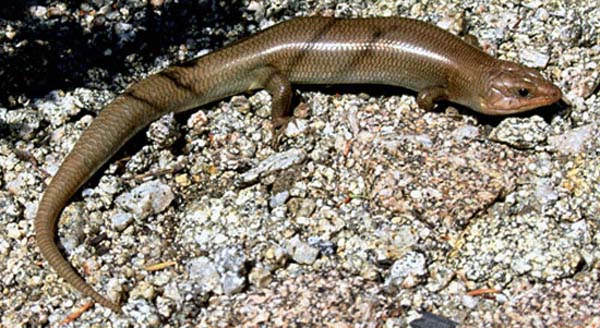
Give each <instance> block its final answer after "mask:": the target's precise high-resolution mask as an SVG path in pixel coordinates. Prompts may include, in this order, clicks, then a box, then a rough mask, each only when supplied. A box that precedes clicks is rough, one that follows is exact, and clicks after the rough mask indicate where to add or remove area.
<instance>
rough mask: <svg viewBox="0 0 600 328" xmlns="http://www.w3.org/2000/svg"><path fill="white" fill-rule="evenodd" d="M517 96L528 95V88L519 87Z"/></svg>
mask: <svg viewBox="0 0 600 328" xmlns="http://www.w3.org/2000/svg"><path fill="white" fill-rule="evenodd" d="M519 96H521V97H527V96H529V90H527V89H525V88H520V89H519Z"/></svg>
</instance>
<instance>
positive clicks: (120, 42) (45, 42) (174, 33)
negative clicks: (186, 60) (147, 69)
mask: <svg viewBox="0 0 600 328" xmlns="http://www.w3.org/2000/svg"><path fill="white" fill-rule="evenodd" d="M113 2H114V1H112V2H109V1H100V0H94V1H69V2H67V6H68V8H67V9H66V11H65V12H66V13H65V14H62V15H57V16H56V17H54V16H50V17H49V18H43V19H40V18H37V17H35V16H34V15H32V14H31V13H30V8H31V6H35V5H40V6H45V7H47V8H50V7H51V6H53V5H54V4H55V2H52V1H39V0H38V1H33V0H25V1H21V0H19V1H10V2H9V4H7V5H4V4H3V5H2V6H0V7H1V8H0V25H1V26H6V25H11V26H12V27H13V28H14V30H15V31H16V32H17V33H16V34H15V36H14V38H13V39H10V40H9V39H8V38H2V39H0V106H4V107H9V108H10V107H13V106H15V105H17V104H16V103H15V98H16V97H19V96H25V97H27V98H36V97H41V96H44V95H45V94H47V93H48V92H49V91H51V90H55V89H63V90H68V89H70V88H73V87H77V86H92V87H93V86H94V84H95V85H96V86H97V85H98V83H105V84H109V85H110V84H112V85H113V87H114V83H113V81H114V80H115V78H116V77H118V76H119V74H122V73H125V72H127V71H128V70H129V69H131V68H132V67H133V66H134V65H136V63H137V65H139V64H140V62H141V63H150V64H151V63H153V62H154V59H155V58H156V57H157V56H158V55H164V54H166V53H168V49H169V47H171V46H179V45H181V44H186V43H187V42H188V41H189V40H194V45H195V48H194V49H189V50H190V51H191V52H192V53H193V52H194V51H198V50H200V49H203V48H217V47H220V46H221V45H222V44H223V43H224V41H226V37H225V36H223V35H221V34H218V35H211V36H210V37H207V36H206V35H205V33H203V29H205V28H208V27H211V28H222V29H223V30H225V31H229V30H231V28H232V27H233V26H234V25H235V24H236V23H239V22H240V21H242V10H241V9H242V8H243V7H242V6H241V5H240V1H238V0H234V1H225V2H223V1H218V0H196V1H179V2H178V3H174V2H173V3H171V2H169V3H165V4H163V5H162V6H160V7H159V8H154V7H152V6H151V5H150V4H148V5H145V6H141V7H135V8H134V7H131V6H128V7H127V8H128V10H129V15H127V18H118V19H114V18H113V19H111V18H110V17H109V14H106V15H103V14H99V12H100V11H99V10H100V8H101V7H102V6H101V5H102V4H103V3H109V4H110V3H113ZM82 3H83V5H82ZM97 3H99V5H96V4H97ZM115 3H116V4H117V5H119V6H124V5H122V4H120V3H118V2H115ZM81 7H84V8H86V9H87V8H90V9H89V10H91V11H95V12H96V13H97V14H95V15H94V20H93V22H92V23H91V26H92V27H91V30H86V27H85V24H82V22H81V21H82V19H83V17H84V16H85V15H87V13H86V12H85V11H84V10H82V9H81ZM110 8H111V9H110V10H112V11H118V10H119V8H120V7H118V6H116V5H112V6H111V7H110ZM71 13H76V14H75V15H73V14H71ZM74 16H75V17H74ZM122 24H131V27H133V28H135V33H131V34H127V33H123V32H122V31H121V32H120V33H119V32H118V30H119V28H121V29H122V28H123V25H122ZM242 33H244V31H242ZM124 34H125V35H126V36H127V37H125V38H124ZM196 48H197V49H196ZM131 54H136V55H137V56H138V57H136V58H135V60H134V61H133V62H132V61H131V60H127V57H128V56H130V55H131ZM117 81H118V80H117ZM90 83H92V85H90ZM114 91H115V90H114ZM9 96H10V97H9Z"/></svg>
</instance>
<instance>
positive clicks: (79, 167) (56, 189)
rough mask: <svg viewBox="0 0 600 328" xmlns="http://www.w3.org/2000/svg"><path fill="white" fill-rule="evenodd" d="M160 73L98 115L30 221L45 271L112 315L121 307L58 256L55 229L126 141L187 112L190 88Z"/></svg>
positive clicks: (54, 178)
mask: <svg viewBox="0 0 600 328" xmlns="http://www.w3.org/2000/svg"><path fill="white" fill-rule="evenodd" d="M163 72H165V73H159V74H156V75H153V76H150V77H148V78H147V79H145V80H142V81H140V82H139V83H137V84H134V85H133V86H132V87H131V88H130V89H128V90H127V91H126V92H125V93H123V94H122V95H121V96H119V97H117V98H116V99H115V100H114V101H113V102H112V103H110V104H109V105H108V106H107V107H106V108H105V109H104V110H103V111H102V112H101V113H100V114H99V115H98V117H97V118H96V119H95V120H94V121H93V122H92V124H91V125H90V126H89V128H88V129H87V130H86V131H85V132H84V133H83V134H82V135H81V137H80V139H79V140H78V141H77V143H76V144H75V146H74V147H73V149H72V150H71V152H70V153H69V155H68V156H67V157H66V158H65V160H64V161H63V163H62V165H61V167H60V169H59V170H58V172H57V173H56V175H55V176H54V177H53V178H52V181H51V182H50V184H49V185H48V188H47V189H46V191H45V193H44V196H43V197H42V200H41V201H40V203H39V206H38V212H37V216H36V218H35V232H36V241H37V245H38V247H39V249H40V252H41V253H42V255H43V256H44V258H46V260H47V261H48V263H49V264H50V266H51V267H52V268H54V270H56V272H57V273H58V275H59V276H60V277H62V278H63V279H64V280H65V281H66V282H68V283H69V284H71V285H72V286H73V287H75V288H76V289H77V290H79V291H80V292H82V293H83V294H84V295H86V296H89V297H91V298H93V299H94V300H95V301H96V302H98V303H100V304H102V305H104V306H106V307H108V308H110V309H112V310H113V311H115V312H120V311H121V308H120V306H119V305H117V304H116V303H114V302H112V301H110V300H109V299H108V298H106V297H104V296H102V295H100V294H99V293H98V292H96V291H95V290H94V289H93V288H92V287H91V286H90V285H88V284H87V283H86V282H85V281H84V280H83V279H82V278H81V276H80V275H79V274H78V273H77V271H75V269H74V268H73V266H72V265H71V264H70V263H69V262H68V261H67V260H66V259H65V258H64V257H63V255H62V254H61V252H60V250H59V249H58V247H57V245H56V242H55V231H56V224H57V221H58V218H59V216H60V213H61V211H62V210H63V208H64V207H65V206H66V205H67V203H68V201H69V199H70V198H71V197H72V196H73V195H74V194H75V192H77V190H78V189H79V188H80V187H81V185H82V184H84V183H85V182H86V181H87V180H88V179H89V178H90V177H91V176H92V175H93V174H94V173H95V172H96V171H97V170H98V169H99V168H100V167H101V166H102V165H103V164H104V163H105V162H106V161H107V160H108V159H109V158H111V157H112V156H113V155H114V153H115V152H116V151H117V150H118V149H119V148H121V146H122V145H123V144H124V143H125V142H126V141H127V140H128V139H130V138H131V137H132V136H133V135H135V134H136V133H137V132H138V131H139V130H140V129H142V128H143V127H145V126H146V125H148V124H149V123H150V122H152V121H153V120H155V119H157V118H158V117H159V116H160V115H162V114H165V113H168V112H170V111H179V110H182V109H186V108H187V107H190V106H189V104H191V103H194V100H195V99H196V100H197V98H198V95H197V94H194V90H193V88H192V87H188V88H182V84H183V82H180V81H175V80H174V79H175V78H176V76H177V75H176V73H173V72H176V68H174V69H170V70H167V71H163ZM165 74H170V75H165ZM178 84H181V85H178ZM195 103H197V101H196V102H195Z"/></svg>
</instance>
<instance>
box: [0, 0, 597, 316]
mask: <svg viewBox="0 0 600 328" xmlns="http://www.w3.org/2000/svg"><path fill="white" fill-rule="evenodd" d="M192 3H193V4H192ZM199 13H201V14H199ZM316 14H318V15H327V16H338V17H364V16H393V15H399V16H408V17H413V18H417V19H420V20H424V21H428V22H431V23H433V24H436V25H438V26H440V27H442V28H445V29H448V30H450V31H451V32H453V33H457V34H464V33H467V32H468V33H471V34H473V35H475V36H477V37H478V38H479V40H480V43H481V46H482V47H483V49H484V50H485V51H487V52H489V53H491V54H493V55H494V56H497V57H501V58H503V59H509V60H513V61H517V62H521V63H524V64H527V65H529V66H532V67H536V68H538V69H540V70H541V71H542V72H543V74H545V75H546V76H547V77H549V78H550V79H551V80H553V81H554V82H555V83H556V84H557V85H558V86H559V87H560V88H561V90H562V91H563V93H564V102H565V104H562V105H559V106H555V107H552V108H548V109H544V110H542V111H536V112H533V113H528V114H526V115H521V116H519V117H512V118H506V119H504V118H486V117H482V116H479V115H475V114H473V113H471V112H467V111H465V112H463V111H462V110H461V111H460V113H459V112H457V110H455V109H454V108H452V107H449V108H447V109H446V111H445V112H433V113H426V112H424V111H422V110H421V109H419V108H417V106H416V104H415V100H414V97H413V96H410V95H402V94H398V93H397V92H395V91H394V92H389V91H383V92H382V91H381V90H379V89H376V88H370V87H366V86H364V87H363V86H357V87H356V88H352V89H351V90H348V89H346V88H338V87H336V86H330V87H323V88H319V89H317V90H314V89H311V90H305V89H301V91H298V92H297V93H295V97H296V99H297V103H298V105H297V107H296V108H295V116H296V120H295V121H294V122H293V124H291V125H290V126H288V128H287V130H286V131H285V137H284V138H283V139H282V142H281V144H280V145H279V149H277V150H274V149H273V148H272V147H271V144H272V136H271V134H270V132H269V131H268V129H265V127H267V126H268V119H269V115H270V112H269V110H270V97H269V95H268V94H267V93H266V92H264V91H261V92H257V93H254V94H246V95H239V96H236V97H233V98H230V99H224V100H223V101H221V102H218V103H215V104H212V105H210V106H204V107H202V108H199V109H195V110H192V111H191V112H190V113H188V114H183V115H176V116H173V115H167V116H165V117H163V118H161V119H160V120H158V121H157V122H155V123H153V124H151V125H150V127H149V128H148V129H147V130H145V132H144V133H141V134H140V135H139V136H138V137H136V138H134V140H132V141H131V142H130V143H128V144H127V145H126V146H125V147H124V150H123V151H122V152H120V153H119V154H118V155H116V156H115V158H113V159H112V160H111V161H109V164H108V165H106V167H105V168H104V169H103V170H102V172H100V173H99V174H98V175H96V177H94V178H93V179H91V181H90V182H88V183H87V184H85V185H84V187H83V188H82V190H81V191H80V192H79V193H78V195H77V196H76V197H74V199H73V200H72V202H71V203H70V204H69V205H68V206H67V207H66V209H65V210H64V212H63V215H62V217H61V220H60V225H59V230H58V236H59V241H60V244H61V247H62V249H63V253H64V254H65V255H66V257H67V259H68V260H69V261H70V262H71V263H73V265H74V267H75V268H76V269H77V270H79V272H80V273H81V274H82V276H83V277H84V278H85V280H86V281H87V282H88V283H90V284H91V285H92V286H93V287H94V288H96V289H97V290H99V291H100V292H101V293H103V294H106V295H108V296H109V297H110V298H112V299H114V300H118V301H119V302H120V304H122V305H123V309H124V314H123V315H120V316H117V315H115V314H113V313H111V312H110V311H108V310H107V309H104V308H102V307H100V306H94V307H91V308H89V309H88V310H86V311H83V312H82V313H81V314H80V315H79V316H78V317H77V318H76V319H75V321H73V322H72V323H66V324H65V326H72V327H138V326H144V327H181V326H198V327H228V326H260V325H263V326H267V327H269V326H311V325H312V326H322V325H330V326H340V327H354V326H358V327H378V326H386V327H402V326H406V325H407V324H408V323H409V322H411V321H412V320H415V319H417V318H419V317H420V314H419V311H421V310H426V311H428V312H431V313H434V314H436V315H440V316H443V317H447V318H449V319H452V320H454V321H456V322H459V323H461V324H462V326H464V327H500V326H502V327H504V326H522V327H529V326H533V327H548V326H562V327H597V326H600V321H599V320H598V318H599V317H600V298H599V297H598V295H599V294H600V282H599V281H600V279H599V275H600V229H599V226H600V214H599V213H600V205H599V204H600V135H599V133H600V132H599V128H598V127H599V126H600V98H599V96H600V93H599V85H600V68H599V66H598V65H599V64H598V63H600V45H599V44H600V8H599V7H598V6H597V4H596V3H595V1H592V0H583V1H579V2H578V5H577V6H572V5H569V2H567V1H488V2H485V3H482V2H480V1H472V0H467V1H458V0H436V1H428V2H421V1H412V0H406V1H404V0H400V1H398V0H394V1H392V0H390V1H387V0H383V1H374V2H368V1H358V0H356V1H355V0H339V1H329V0H319V1H304V0H301V1H280V0H244V1H232V2H218V1H193V2H192V1H189V2H184V1H178V2H176V1H170V0H152V1H141V0H127V1H119V2H117V1H111V0H90V1H83V2H81V3H80V4H79V2H78V4H77V5H72V4H70V2H69V3H66V2H48V3H46V2H36V1H21V2H14V4H12V5H10V6H7V7H6V8H0V44H1V47H0V67H3V68H5V69H3V70H1V71H0V77H1V78H2V79H0V90H2V92H3V94H1V95H0V187H2V188H1V189H0V327H30V326H44V325H49V326H57V325H59V323H61V322H63V321H64V320H65V319H67V318H68V316H69V315H70V314H71V313H74V312H76V311H77V310H78V309H80V308H81V307H82V306H84V305H85V304H86V303H87V302H88V301H89V300H87V299H82V298H81V295H80V294H78V293H77V292H75V291H73V290H72V289H71V288H69V287H67V286H66V285H65V284H64V282H63V281H62V279H59V278H58V276H57V275H56V274H55V273H54V272H53V271H52V270H51V269H50V268H49V267H48V265H47V263H46V262H45V261H44V260H43V259H42V258H41V256H40V254H39V253H38V252H37V248H36V245H35V240H34V233H33V218H34V216H35V213H36V209H37V202H38V200H39V198H40V197H41V194H42V192H43V191H44V189H45V184H46V183H47V182H48V181H49V180H50V178H51V176H52V175H54V174H55V173H56V171H57V170H58V167H59V165H60V162H61V160H62V159H63V158H64V157H65V156H66V154H67V153H68V151H69V149H70V148H71V147H72V145H73V143H74V142H75V141H76V140H77V138H78V136H79V135H80V134H81V132H82V131H83V129H85V127H86V126H88V125H89V124H90V123H91V121H92V120H93V117H94V115H95V114H96V113H97V112H98V111H100V110H101V109H102V107H103V106H104V105H105V104H106V103H107V102H108V101H110V100H111V99H112V98H113V97H114V96H115V95H116V94H117V93H118V92H120V91H122V90H123V88H124V87H125V86H126V85H127V84H128V83H130V82H132V81H135V80H138V79H141V78H143V77H144V76H146V75H147V74H149V73H152V72H155V71H157V70H159V69H161V68H163V67H166V66H168V65H169V64H170V63H173V62H178V61H181V60H185V59H187V58H191V57H194V56H197V55H199V54H203V53H206V52H208V51H210V50H214V49H217V48H219V47H221V46H223V45H224V44H226V43H228V42H231V41H234V40H236V39H239V38H240V37H242V36H245V35H248V34H250V33H252V32H254V31H257V30H260V29H262V28H265V27H268V26H270V25H272V24H274V23H277V22H279V21H282V20H286V19H289V18H292V17H295V16H307V15H316ZM8 77H10V78H8Z"/></svg>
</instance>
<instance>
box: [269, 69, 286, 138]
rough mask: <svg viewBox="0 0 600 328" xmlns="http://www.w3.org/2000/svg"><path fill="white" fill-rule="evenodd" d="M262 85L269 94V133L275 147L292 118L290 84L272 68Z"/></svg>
mask: <svg viewBox="0 0 600 328" xmlns="http://www.w3.org/2000/svg"><path fill="white" fill-rule="evenodd" d="M264 86H265V90H267V92H268V93H269V94H271V106H272V109H271V123H272V124H271V129H272V130H271V133H272V136H273V147H274V148H277V145H278V144H279V142H280V141H281V137H282V136H283V132H284V131H285V129H286V127H287V125H288V123H289V122H290V121H291V120H292V109H291V103H292V85H291V83H290V81H289V80H288V78H287V77H286V76H285V75H283V74H281V73H280V72H278V71H277V70H275V69H273V70H271V71H270V72H269V74H268V75H267V76H266V80H265V83H264Z"/></svg>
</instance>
